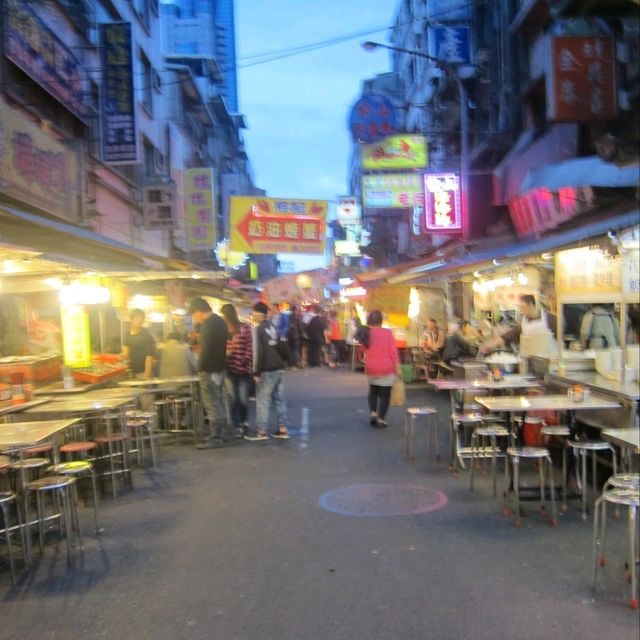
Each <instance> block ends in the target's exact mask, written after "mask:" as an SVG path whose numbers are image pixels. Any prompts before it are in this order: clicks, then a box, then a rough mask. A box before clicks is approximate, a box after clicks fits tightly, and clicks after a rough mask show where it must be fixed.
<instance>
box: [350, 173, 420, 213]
mask: <svg viewBox="0 0 640 640" xmlns="http://www.w3.org/2000/svg"><path fill="white" fill-rule="evenodd" d="M362 201H363V203H364V206H365V207H368V208H380V207H382V208H385V209H408V208H413V207H414V206H418V207H422V206H424V187H423V184H422V176H421V175H420V174H418V173H380V174H375V175H374V174H370V175H365V176H363V178H362Z"/></svg>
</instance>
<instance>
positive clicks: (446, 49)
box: [432, 27, 471, 64]
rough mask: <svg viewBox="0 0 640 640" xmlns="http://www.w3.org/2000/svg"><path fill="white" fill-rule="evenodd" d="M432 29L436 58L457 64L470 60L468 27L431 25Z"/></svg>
mask: <svg viewBox="0 0 640 640" xmlns="http://www.w3.org/2000/svg"><path fill="white" fill-rule="evenodd" d="M432 30H433V41H434V43H435V49H436V51H435V56H436V58H438V59H440V60H445V61H446V62H452V63H459V64H468V63H470V62H471V45H470V43H469V28H468V27H433V29H432Z"/></svg>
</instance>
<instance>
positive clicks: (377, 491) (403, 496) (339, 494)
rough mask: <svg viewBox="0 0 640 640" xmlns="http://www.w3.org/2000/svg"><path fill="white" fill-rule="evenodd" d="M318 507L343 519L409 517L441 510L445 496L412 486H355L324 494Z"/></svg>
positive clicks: (433, 490) (445, 502)
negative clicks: (349, 517)
mask: <svg viewBox="0 0 640 640" xmlns="http://www.w3.org/2000/svg"><path fill="white" fill-rule="evenodd" d="M318 503H319V504H320V506H321V507H322V508H323V509H326V510H327V511H332V512H333V513H340V514H342V515H345V516H409V515H416V514H420V513H430V512H431V511H435V510H436V509H440V508H441V507H444V506H445V505H446V504H447V496H446V495H445V494H444V493H442V491H436V490H435V489H429V488H427V487H421V486H419V485H414V484H356V485H353V486H351V487H341V488H340V489H335V490H333V491H327V492H326V493H323V494H322V496H320V499H319V500H318Z"/></svg>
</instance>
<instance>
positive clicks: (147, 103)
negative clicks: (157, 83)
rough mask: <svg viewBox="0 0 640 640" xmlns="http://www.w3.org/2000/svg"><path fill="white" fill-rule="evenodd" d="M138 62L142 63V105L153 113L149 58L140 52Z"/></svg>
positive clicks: (151, 77) (151, 70) (151, 69)
mask: <svg viewBox="0 0 640 640" xmlns="http://www.w3.org/2000/svg"><path fill="white" fill-rule="evenodd" d="M140 63H141V65H142V105H143V106H144V108H145V109H146V110H147V111H148V112H149V114H151V115H152V114H153V68H152V67H151V63H150V62H149V58H147V56H146V55H145V54H144V53H143V52H140Z"/></svg>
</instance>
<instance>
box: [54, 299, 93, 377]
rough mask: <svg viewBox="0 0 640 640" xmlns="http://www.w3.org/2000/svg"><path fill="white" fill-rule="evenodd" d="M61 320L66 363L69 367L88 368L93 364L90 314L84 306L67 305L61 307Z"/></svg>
mask: <svg viewBox="0 0 640 640" xmlns="http://www.w3.org/2000/svg"><path fill="white" fill-rule="evenodd" d="M60 319H61V324H62V349H63V353H64V363H65V364H66V365H67V366H68V367H88V366H89V365H90V364H91V340H90V336H89V314H88V313H87V311H86V310H85V308H84V307H82V306H78V305H75V304H74V305H69V306H66V305H65V306H61V307H60Z"/></svg>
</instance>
